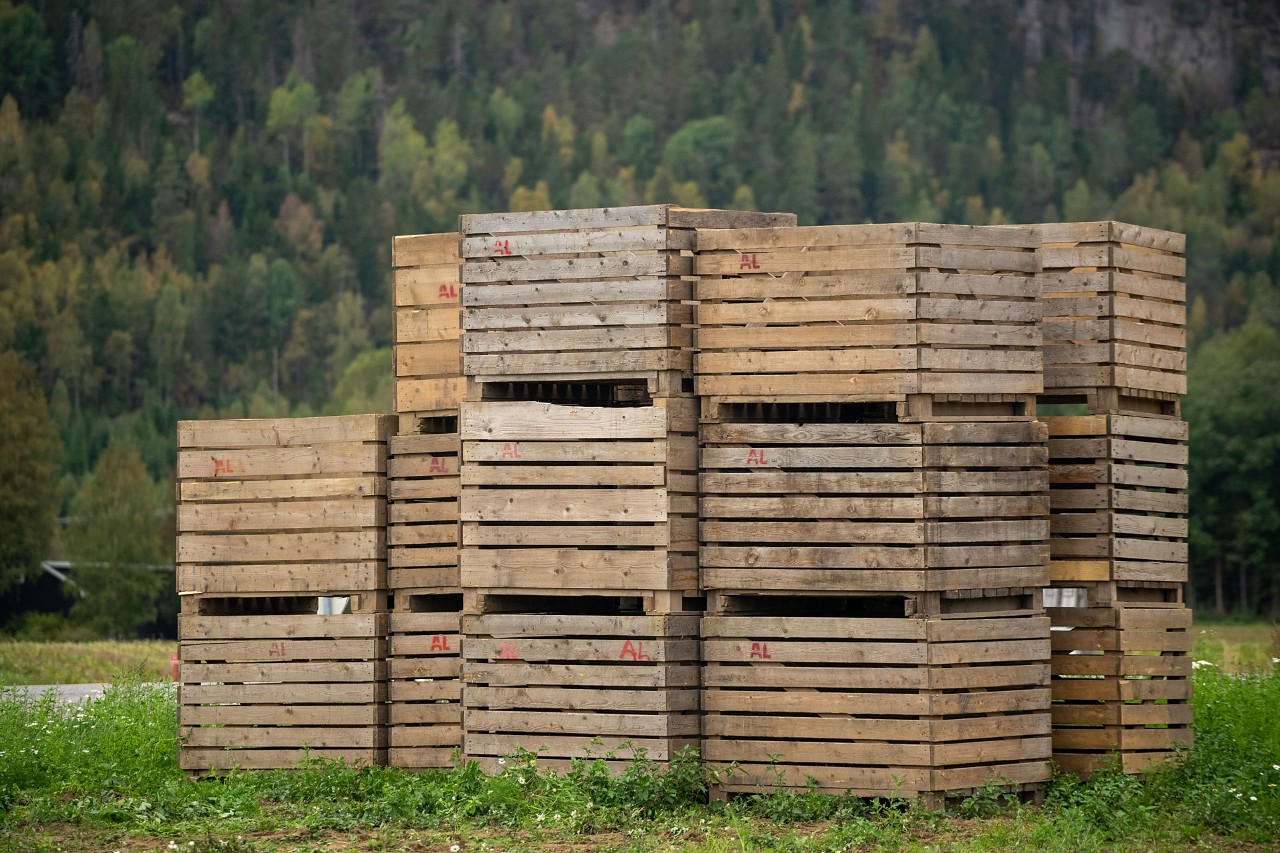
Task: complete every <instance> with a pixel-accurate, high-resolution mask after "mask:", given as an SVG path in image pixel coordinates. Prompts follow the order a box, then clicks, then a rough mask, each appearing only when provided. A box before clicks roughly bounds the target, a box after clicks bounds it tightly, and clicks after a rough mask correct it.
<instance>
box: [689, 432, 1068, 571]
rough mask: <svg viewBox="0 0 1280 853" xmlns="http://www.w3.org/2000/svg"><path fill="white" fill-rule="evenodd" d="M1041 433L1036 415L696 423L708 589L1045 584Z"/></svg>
mask: <svg viewBox="0 0 1280 853" xmlns="http://www.w3.org/2000/svg"><path fill="white" fill-rule="evenodd" d="M1044 438H1045V429H1044V425H1043V424H1040V423H1038V422H1035V421H1030V422H1028V421H1011V422H1007V423H973V424H954V423H925V424H920V423H893V422H888V423H813V422H810V423H799V422H790V423H788V422H780V423H774V422H768V423H759V422H755V423H722V424H703V425H702V427H701V457H702V461H701V466H702V468H701V470H702V473H701V489H702V498H701V519H702V521H701V525H700V540H701V560H700V562H701V573H702V586H703V587H704V588H705V589H708V590H734V591H757V592H759V591H773V592H777V593H784V592H795V593H803V592H821V591H828V592H841V591H843V592H926V591H957V590H980V589H999V588H1022V587H1041V586H1044V585H1045V584H1046V583H1047V581H1048V569H1047V555H1048V549H1047V545H1048V495H1047V491H1048V489H1047V486H1048V478H1047V471H1046V468H1045V462H1046V451H1045V447H1044Z"/></svg>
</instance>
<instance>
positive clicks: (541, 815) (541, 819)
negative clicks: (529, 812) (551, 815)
mask: <svg viewBox="0 0 1280 853" xmlns="http://www.w3.org/2000/svg"><path fill="white" fill-rule="evenodd" d="M545 818H546V815H544V814H540V815H538V823H542V821H543V819H545Z"/></svg>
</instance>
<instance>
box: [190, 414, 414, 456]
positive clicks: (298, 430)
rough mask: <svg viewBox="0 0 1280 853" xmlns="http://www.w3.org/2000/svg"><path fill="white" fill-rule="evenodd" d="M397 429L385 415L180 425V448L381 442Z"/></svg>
mask: <svg viewBox="0 0 1280 853" xmlns="http://www.w3.org/2000/svg"><path fill="white" fill-rule="evenodd" d="M394 428H395V427H394V419H392V418H390V417H388V416H385V415H339V416H335V417H321V418H266V419H257V420H254V419H250V420H210V421H178V447H179V448H213V449H220V450H225V449H234V448H241V449H244V448H255V447H298V446H306V445H312V444H339V443H343V442H377V441H386V439H387V436H388V435H390V434H391V433H392V432H393V431H394Z"/></svg>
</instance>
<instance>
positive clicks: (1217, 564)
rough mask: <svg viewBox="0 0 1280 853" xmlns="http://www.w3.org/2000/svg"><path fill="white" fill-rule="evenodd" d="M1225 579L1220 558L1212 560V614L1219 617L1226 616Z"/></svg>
mask: <svg viewBox="0 0 1280 853" xmlns="http://www.w3.org/2000/svg"><path fill="white" fill-rule="evenodd" d="M1226 586H1227V584H1226V578H1225V576H1224V572H1223V570H1222V557H1220V556H1219V557H1214V558H1213V612H1214V613H1216V614H1218V615H1219V616H1226V615H1227V590H1226Z"/></svg>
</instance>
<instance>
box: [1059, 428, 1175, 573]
mask: <svg viewBox="0 0 1280 853" xmlns="http://www.w3.org/2000/svg"><path fill="white" fill-rule="evenodd" d="M1045 421H1046V423H1047V424H1048V426H1049V482H1050V492H1049V507H1050V513H1051V517H1050V530H1051V538H1050V555H1051V562H1050V566H1049V571H1050V579H1051V581H1052V582H1053V583H1055V584H1058V585H1062V586H1071V585H1073V584H1081V583H1098V582H1103V583H1105V582H1113V581H1115V582H1122V583H1130V582H1149V581H1150V582H1161V583H1178V584H1181V583H1183V582H1185V581H1186V580H1187V483H1188V480H1187V424H1186V422H1185V421H1181V420H1176V419H1173V418H1163V417H1145V416H1138V415H1086V416H1059V417H1047V418H1045Z"/></svg>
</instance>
